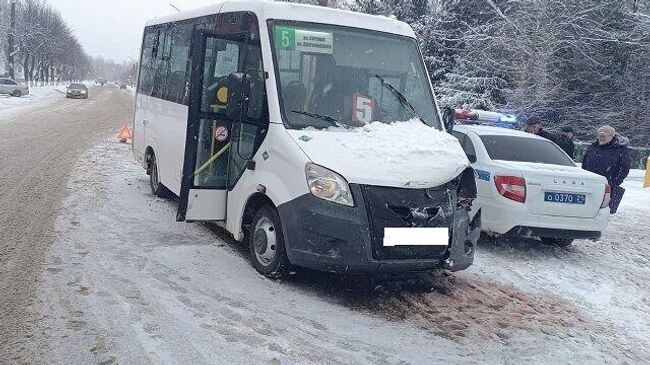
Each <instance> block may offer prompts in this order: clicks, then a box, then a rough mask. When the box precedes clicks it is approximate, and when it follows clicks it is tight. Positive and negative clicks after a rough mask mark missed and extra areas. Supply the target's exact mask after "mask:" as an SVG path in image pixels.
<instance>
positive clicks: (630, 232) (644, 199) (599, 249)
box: [470, 170, 650, 363]
mask: <svg viewBox="0 0 650 365" xmlns="http://www.w3.org/2000/svg"><path fill="white" fill-rule="evenodd" d="M639 171H640V170H639ZM636 175H638V174H635V173H633V174H632V178H631V179H629V180H627V181H626V182H625V183H624V184H623V186H624V187H625V188H626V189H627V191H626V193H625V196H624V198H623V201H622V203H621V206H620V207H619V210H618V213H617V214H616V215H614V216H612V217H611V219H610V223H609V227H608V229H607V232H606V233H605V234H604V236H603V237H602V239H601V240H600V241H598V242H591V241H585V240H580V241H575V242H574V244H573V245H572V246H570V247H569V248H568V249H566V250H565V249H559V248H554V247H544V246H540V245H539V244H538V242H536V241H533V240H521V241H519V242H513V241H507V242H497V243H495V242H484V243H483V245H482V246H481V248H480V250H479V252H478V254H477V260H476V263H475V265H474V266H473V267H472V268H471V269H470V270H471V271H475V272H477V273H478V274H480V275H482V276H483V277H485V278H489V279H492V280H496V281H498V282H500V283H503V284H508V285H513V286H515V287H517V288H522V289H523V290H524V291H526V292H529V293H539V294H543V293H549V294H552V295H555V296H558V297H560V298H562V299H564V300H567V301H570V302H572V303H573V304H574V305H576V306H577V307H578V308H579V309H580V312H581V313H583V314H584V315H585V316H587V317H588V318H591V319H592V320H593V321H595V322H597V323H598V324H599V326H600V328H601V331H602V332H600V335H602V336H604V337H607V338H609V339H610V342H611V344H613V345H614V344H615V345H620V346H622V347H623V348H625V349H627V350H628V351H629V354H634V352H635V350H634V349H635V348H639V347H640V348H642V349H643V351H642V352H641V353H643V352H645V357H640V358H637V359H639V360H640V359H643V358H645V360H646V361H647V360H648V359H650V357H647V356H648V354H647V349H646V347H647V344H648V343H650V226H649V224H650V219H649V218H648V217H649V216H650V189H643V188H642V183H641V182H640V181H639V180H637V179H636ZM638 354H640V353H638ZM623 360H627V361H631V362H632V363H635V362H637V361H635V360H634V357H632V358H628V359H626V358H621V359H619V360H618V361H616V362H622V361H623Z"/></svg>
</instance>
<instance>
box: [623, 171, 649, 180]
mask: <svg viewBox="0 0 650 365" xmlns="http://www.w3.org/2000/svg"><path fill="white" fill-rule="evenodd" d="M644 177H645V170H637V169H632V170H630V173H629V174H628V175H627V179H626V180H632V181H643V178H644Z"/></svg>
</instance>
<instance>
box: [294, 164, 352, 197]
mask: <svg viewBox="0 0 650 365" xmlns="http://www.w3.org/2000/svg"><path fill="white" fill-rule="evenodd" d="M305 174H306V175H307V186H308V187H309V191H310V192H311V193H312V195H314V196H315V197H317V198H321V199H325V200H329V201H331V202H335V203H339V204H343V205H348V206H351V207H352V206H354V201H353V200H352V194H351V193H350V187H349V186H348V182H347V181H345V179H344V178H343V177H342V176H341V175H339V174H337V173H336V172H334V171H330V170H328V169H326V168H324V167H321V166H318V165H314V164H313V163H308V164H307V166H305Z"/></svg>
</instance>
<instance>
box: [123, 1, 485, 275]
mask: <svg viewBox="0 0 650 365" xmlns="http://www.w3.org/2000/svg"><path fill="white" fill-rule="evenodd" d="M132 127H133V153H134V156H135V158H136V160H137V161H138V162H139V163H140V164H142V166H143V167H144V168H145V169H146V171H147V173H148V174H149V176H150V181H151V189H152V192H153V193H154V194H155V195H158V196H165V195H172V194H173V195H176V196H178V213H177V220H179V221H210V222H215V223H216V224H218V225H220V226H222V227H223V228H224V229H225V230H227V231H228V232H229V233H230V234H232V235H233V237H234V238H235V239H236V240H239V241H244V242H246V243H247V244H248V245H249V248H250V255H251V260H252V262H253V265H254V266H255V268H256V269H257V270H258V271H259V272H260V273H262V274H264V275H266V276H269V277H279V276H281V275H283V274H285V273H286V272H287V271H288V270H289V268H290V267H291V266H292V265H295V266H302V267H308V268H313V269H317V270H324V271H331V272H342V273H354V272H404V271H427V270H434V269H450V270H461V269H464V268H467V267H468V266H469V265H471V264H472V262H473V259H474V250H475V244H476V241H477V239H478V235H479V232H480V214H478V215H477V216H476V217H475V218H473V219H472V220H471V221H470V218H469V215H468V211H469V209H470V205H471V202H472V200H473V199H474V198H475V193H476V186H475V182H474V174H473V172H472V170H471V168H469V161H468V160H467V158H466V156H465V154H464V153H463V150H462V147H461V146H460V145H459V143H458V141H457V140H456V139H455V138H454V137H453V136H451V135H449V134H448V133H446V132H445V126H444V125H443V122H442V121H441V119H440V117H439V110H438V107H437V106H436V102H435V99H434V95H433V90H432V86H431V83H430V81H429V78H428V76H427V71H426V68H425V65H424V62H423V58H422V55H421V53H420V50H419V47H418V44H417V41H416V38H415V34H414V32H413V30H412V29H411V28H410V27H409V26H408V25H407V24H405V23H402V22H399V21H397V20H394V19H390V18H386V17H378V16H370V15H365V14H359V13H354V12H348V11H341V10H336V9H329V8H324V7H315V6H309V5H298V4H292V3H286V2H272V1H225V2H222V3H218V4H216V5H213V6H210V7H206V8H201V9H198V10H192V11H187V12H182V13H178V14H174V15H171V16H168V17H164V18H159V19H155V20H152V21H150V22H148V23H147V24H146V27H145V29H144V37H143V42H142V54H141V61H140V68H139V76H138V86H137V94H136V101H135V116H134V120H133V126H132Z"/></svg>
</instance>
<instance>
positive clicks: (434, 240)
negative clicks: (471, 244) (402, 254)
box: [384, 227, 449, 247]
mask: <svg viewBox="0 0 650 365" xmlns="http://www.w3.org/2000/svg"><path fill="white" fill-rule="evenodd" d="M448 244H449V228H446V227H416V228H411V227H396V228H392V227H386V228H384V246H385V247H392V246H447V245H448Z"/></svg>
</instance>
